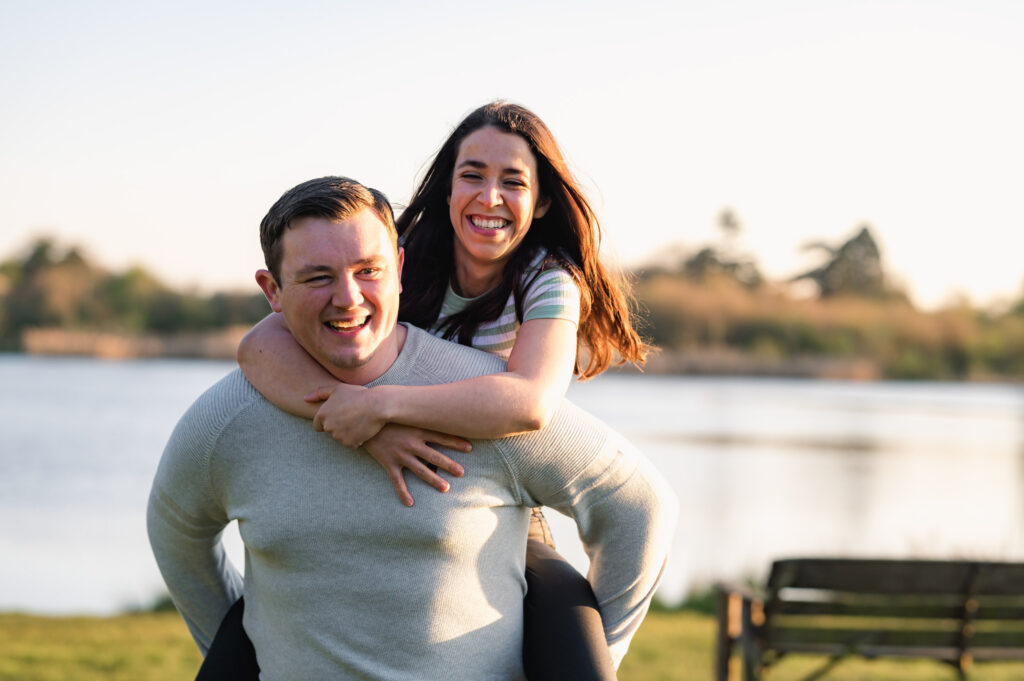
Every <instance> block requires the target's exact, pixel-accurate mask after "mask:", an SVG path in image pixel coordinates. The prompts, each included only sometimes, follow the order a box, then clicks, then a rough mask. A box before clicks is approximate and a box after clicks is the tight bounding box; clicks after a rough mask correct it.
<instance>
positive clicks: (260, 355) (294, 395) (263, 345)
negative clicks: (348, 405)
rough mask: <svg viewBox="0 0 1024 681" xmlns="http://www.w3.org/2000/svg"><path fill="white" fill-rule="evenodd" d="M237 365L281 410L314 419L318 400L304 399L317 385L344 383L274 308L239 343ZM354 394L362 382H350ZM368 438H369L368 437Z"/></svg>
mask: <svg viewBox="0 0 1024 681" xmlns="http://www.w3.org/2000/svg"><path fill="white" fill-rule="evenodd" d="M237 354H238V366H240V367H241V368H242V373H243V374H245V377H246V378H247V379H249V382H250V383H252V384H253V385H254V386H255V387H256V389H257V390H259V391H260V392H261V393H263V396H264V397H266V398H267V399H268V400H270V402H271V403H272V404H273V405H274V406H275V407H277V408H279V409H281V410H282V411H286V412H288V413H289V414H292V415H294V416H301V417H303V418H307V419H311V418H313V417H314V416H315V415H316V412H317V409H319V408H320V405H319V404H316V403H311V402H308V401H306V400H304V399H303V396H304V395H307V394H309V393H310V392H312V391H314V390H316V389H317V388H322V387H329V388H331V389H332V390H333V389H334V388H336V387H338V386H341V385H343V384H342V383H341V381H339V380H338V379H337V378H335V377H334V376H332V375H331V374H329V373H328V372H327V370H326V369H324V368H323V367H322V366H320V364H318V363H317V361H316V360H315V359H313V358H312V357H310V356H309V354H308V353H307V352H306V351H305V350H303V349H302V346H301V345H299V344H298V343H297V342H295V338H294V337H293V336H292V334H291V332H290V331H289V330H288V327H287V326H286V325H285V321H284V317H283V316H282V315H281V314H280V313H277V312H273V313H271V314H269V315H267V316H266V317H264V318H263V319H262V320H260V322H259V323H258V324H257V325H256V326H254V327H252V329H250V330H249V333H247V334H245V337H244V338H242V342H241V343H239V344H238V353H237ZM348 388H350V389H351V391H348V392H346V394H351V393H352V392H356V391H363V390H365V388H363V387H362V386H348ZM366 439H368V438H366Z"/></svg>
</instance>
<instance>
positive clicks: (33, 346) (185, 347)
mask: <svg viewBox="0 0 1024 681" xmlns="http://www.w3.org/2000/svg"><path fill="white" fill-rule="evenodd" d="M249 328H250V327H248V326H229V327H226V328H223V329H217V330H215V331H205V332H194V333H179V334H168V335H158V334H129V333H115V332H107V331H85V330H69V329H61V328H31V329H26V330H25V331H23V332H22V335H21V346H22V349H23V350H22V351H23V352H24V353H25V354H28V355H57V356H78V357H97V358H101V359H147V358H157V357H183V358H194V359H230V360H234V359H235V349H236V348H237V347H238V343H239V341H241V340H242V336H244V335H245V333H246V332H247V331H248V330H249Z"/></svg>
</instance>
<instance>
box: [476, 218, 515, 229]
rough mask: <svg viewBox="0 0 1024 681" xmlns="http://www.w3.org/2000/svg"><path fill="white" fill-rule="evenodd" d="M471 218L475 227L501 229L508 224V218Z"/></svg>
mask: <svg viewBox="0 0 1024 681" xmlns="http://www.w3.org/2000/svg"><path fill="white" fill-rule="evenodd" d="M470 220H471V221H472V222H473V226H474V227H480V228H481V229H501V228H502V227H504V226H505V225H506V224H508V220H502V219H501V218H481V217H477V216H473V217H472V218H470Z"/></svg>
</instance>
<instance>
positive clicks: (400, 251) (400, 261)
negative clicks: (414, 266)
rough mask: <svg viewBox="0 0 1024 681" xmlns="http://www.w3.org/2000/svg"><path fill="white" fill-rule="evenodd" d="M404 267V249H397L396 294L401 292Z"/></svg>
mask: <svg viewBox="0 0 1024 681" xmlns="http://www.w3.org/2000/svg"><path fill="white" fill-rule="evenodd" d="M404 266H405V249H404V248H402V247H401V246H399V248H398V292H399V293H401V292H402V267H404Z"/></svg>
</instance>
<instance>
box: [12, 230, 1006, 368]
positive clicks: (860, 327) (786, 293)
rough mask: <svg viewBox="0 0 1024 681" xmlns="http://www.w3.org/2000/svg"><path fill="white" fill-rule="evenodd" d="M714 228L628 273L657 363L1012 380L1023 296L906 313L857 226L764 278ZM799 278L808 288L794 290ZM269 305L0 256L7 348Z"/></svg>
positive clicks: (145, 277) (152, 330) (146, 330)
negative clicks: (800, 267) (30, 335)
mask: <svg viewBox="0 0 1024 681" xmlns="http://www.w3.org/2000/svg"><path fill="white" fill-rule="evenodd" d="M720 227H721V228H722V233H723V238H722V239H721V241H720V242H719V243H716V244H712V245H707V246H704V247H702V248H698V249H696V250H695V251H693V252H688V253H687V252H684V253H678V254H677V255H676V256H675V257H674V258H673V259H669V260H667V261H663V262H661V263H660V264H657V265H650V266H647V267H644V268H641V269H640V270H638V271H637V272H635V273H634V274H635V277H634V279H635V291H636V294H637V298H638V302H639V305H640V307H641V310H642V316H643V317H644V318H645V322H644V327H643V328H644V331H645V334H646V336H647V337H648V338H650V339H651V340H652V341H653V342H654V343H655V344H656V345H658V346H660V347H661V348H662V352H661V353H659V355H658V356H657V357H656V358H655V361H654V362H652V365H654V366H655V368H657V367H658V366H660V367H661V368H662V369H664V370H669V371H687V372H704V373H721V372H727V373H762V374H794V375H818V376H837V375H839V376H851V377H861V378H872V377H879V378H899V379H980V380H988V379H1011V380H1020V379H1024V295H1022V296H1021V298H1020V299H1019V300H1017V301H1016V302H1015V303H1014V304H1012V305H1009V306H1007V307H1006V308H1005V309H1002V310H999V311H993V310H983V309H977V308H974V307H971V306H969V305H967V304H961V305H954V306H950V307H947V308H946V309H943V310H939V311H936V312H924V311H921V310H918V309H916V308H915V307H914V306H913V305H912V304H911V302H910V301H909V299H908V298H907V296H906V295H904V293H903V292H902V291H900V290H899V288H898V287H897V286H894V285H893V284H892V282H891V281H890V280H889V278H888V276H887V274H886V272H885V271H884V268H883V266H882V259H881V256H880V253H879V249H878V246H877V243H876V242H875V240H874V237H873V236H872V234H871V231H870V229H869V228H867V227H864V228H862V229H860V230H859V231H857V233H856V234H855V235H854V236H853V237H852V238H851V239H849V240H848V241H846V242H845V243H842V244H841V245H839V246H837V247H832V246H829V245H827V244H820V243H818V244H811V245H810V247H811V248H813V249H815V250H817V251H819V252H820V253H821V254H822V263H821V265H820V267H816V268H814V269H811V270H809V271H807V272H804V273H801V274H799V275H798V276H796V277H793V278H792V279H791V280H790V281H782V282H780V281H768V280H767V279H766V278H765V277H764V276H763V275H762V273H761V272H760V270H759V268H758V265H757V262H756V260H755V259H754V258H752V257H750V256H747V255H744V254H742V253H740V252H739V251H738V249H737V247H736V239H735V236H736V233H737V232H738V231H739V229H740V226H739V221H738V219H737V218H736V217H735V216H734V215H733V214H732V213H731V212H730V211H723V213H722V216H721V217H720ZM800 282H802V283H803V285H804V286H805V287H809V288H810V289H811V292H810V293H808V292H807V291H806V290H805V291H804V293H803V294H802V295H799V296H798V295H795V294H794V290H793V287H794V286H795V285H797V284H798V283H800ZM1022 294H1024V291H1022ZM268 311H269V306H268V305H267V302H266V300H265V299H264V298H263V296H262V294H260V293H259V292H253V293H252V294H237V293H236V294H232V293H215V294H211V295H201V294H198V293H191V292H181V291H176V290H173V289H171V288H170V287H168V286H166V285H165V284H163V283H161V282H160V281H159V280H157V279H156V278H155V277H154V276H153V275H152V274H150V273H148V272H146V271H145V270H144V269H142V268H139V267H135V268H131V269H128V270H125V271H122V272H110V271H107V270H106V269H104V268H102V267H99V266H97V265H95V264H93V263H91V262H89V261H88V260H87V258H86V257H85V256H84V255H83V254H82V252H81V251H80V250H79V249H77V248H74V247H71V248H64V247H60V246H58V245H57V244H56V243H55V242H54V241H53V240H50V239H39V240H37V241H36V242H34V243H32V244H30V245H29V247H28V248H27V249H26V250H25V251H24V252H23V253H22V254H21V255H20V256H15V257H12V258H10V259H8V260H6V261H3V262H0V348H2V349H5V350H22V349H24V347H23V343H22V339H23V338H24V337H25V335H26V333H25V332H26V331H29V330H31V329H38V328H59V329H65V330H72V331H102V332H105V333H111V332H113V333H122V334H127V335H131V334H140V335H141V334H156V335H162V336H163V335H171V334H182V333H195V332H205V331H214V330H217V329H222V328H225V327H229V326H234V325H245V326H248V325H251V324H253V323H255V322H256V321H258V320H259V319H261V318H262V317H263V316H264V315H265V314H267V312H268ZM44 351H48V350H44ZM168 351H170V352H174V350H168ZM837 367H838V369H837Z"/></svg>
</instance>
